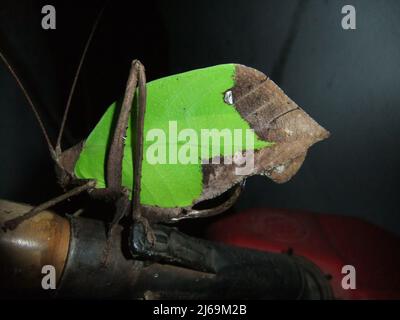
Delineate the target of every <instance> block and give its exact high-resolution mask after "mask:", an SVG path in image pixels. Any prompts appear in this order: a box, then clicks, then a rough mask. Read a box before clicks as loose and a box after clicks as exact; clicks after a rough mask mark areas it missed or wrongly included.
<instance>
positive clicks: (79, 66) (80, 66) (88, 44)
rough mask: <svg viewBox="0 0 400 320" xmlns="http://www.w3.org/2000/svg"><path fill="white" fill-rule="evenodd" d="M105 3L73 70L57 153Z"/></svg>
mask: <svg viewBox="0 0 400 320" xmlns="http://www.w3.org/2000/svg"><path fill="white" fill-rule="evenodd" d="M106 4H107V1H106V2H105V4H104V5H103V7H102V8H101V9H100V11H99V13H98V15H97V18H96V20H95V22H94V24H93V26H92V30H91V31H90V34H89V37H88V39H87V41H86V44H85V48H84V49H83V52H82V56H81V58H80V60H79V64H78V68H77V69H76V72H75V76H74V80H73V82H72V86H71V90H70V92H69V95H68V100H67V104H66V106H65V109H64V115H63V118H62V121H61V127H60V131H59V133H58V137H57V142H56V148H55V151H56V153H57V155H59V154H61V152H62V150H61V139H62V136H63V133H64V128H65V123H66V121H67V118H68V112H69V108H70V106H71V102H72V97H73V95H74V92H75V88H76V84H77V82H78V79H79V74H80V72H81V69H82V65H83V62H84V61H85V57H86V54H87V51H88V49H89V46H90V43H91V41H92V39H93V35H94V33H95V31H96V29H97V26H98V24H99V22H100V19H101V16H102V15H103V12H104V9H105V7H106Z"/></svg>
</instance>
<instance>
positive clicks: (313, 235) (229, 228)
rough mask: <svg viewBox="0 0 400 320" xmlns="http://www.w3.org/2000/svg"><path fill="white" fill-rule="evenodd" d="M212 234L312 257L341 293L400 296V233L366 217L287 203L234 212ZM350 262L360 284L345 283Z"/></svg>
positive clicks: (344, 296) (244, 244)
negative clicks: (320, 211)
mask: <svg viewBox="0 0 400 320" xmlns="http://www.w3.org/2000/svg"><path fill="white" fill-rule="evenodd" d="M208 238H210V239H212V240H216V241H221V242H225V243H229V244H233V245H237V246H241V247H247V248H253V249H258V250H264V251H270V252H285V251H288V250H289V249H291V250H293V252H294V254H296V255H300V256H304V257H307V258H308V259H310V260H311V261H313V262H314V263H315V264H317V265H318V266H319V267H320V268H321V269H322V270H323V272H325V273H326V274H330V275H331V276H332V280H331V284H332V288H333V291H334V295H335V297H336V298H338V299H400V250H399V249H400V238H399V237H397V236H395V235H393V234H390V233H389V232H387V231H385V230H384V229H382V228H380V227H378V226H375V225H373V224H370V223H367V222H365V221H362V220H360V219H356V218H351V217H344V216H338V215H326V214H316V213H310V212H304V211H291V210H283V209H252V210H248V211H245V212H242V213H239V214H233V215H228V216H226V217H223V218H221V219H220V220H218V221H217V222H215V223H214V224H213V225H212V226H211V227H210V228H209V229H208ZM344 265H352V266H354V267H355V270H356V289H347V290H345V289H343V288H342V284H341V283H342V279H343V277H344V276H345V274H342V273H341V272H342V267H343V266H344Z"/></svg>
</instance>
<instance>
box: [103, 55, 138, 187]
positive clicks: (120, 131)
mask: <svg viewBox="0 0 400 320" xmlns="http://www.w3.org/2000/svg"><path fill="white" fill-rule="evenodd" d="M139 65H141V63H140V62H139V61H138V60H134V61H133V62H132V66H131V70H130V72H129V78H128V82H127V84H126V89H125V95H124V100H123V101H122V106H121V110H120V113H119V115H118V120H117V123H116V127H115V130H114V134H113V138H112V141H111V145H110V150H109V153H108V158H107V170H106V179H107V188H108V189H110V190H111V191H113V192H116V193H119V192H121V191H122V159H123V156H124V138H125V135H126V129H127V127H128V121H129V115H130V112H131V109H132V102H133V98H134V96H135V92H136V86H137V83H138V73H139V72H138V69H139Z"/></svg>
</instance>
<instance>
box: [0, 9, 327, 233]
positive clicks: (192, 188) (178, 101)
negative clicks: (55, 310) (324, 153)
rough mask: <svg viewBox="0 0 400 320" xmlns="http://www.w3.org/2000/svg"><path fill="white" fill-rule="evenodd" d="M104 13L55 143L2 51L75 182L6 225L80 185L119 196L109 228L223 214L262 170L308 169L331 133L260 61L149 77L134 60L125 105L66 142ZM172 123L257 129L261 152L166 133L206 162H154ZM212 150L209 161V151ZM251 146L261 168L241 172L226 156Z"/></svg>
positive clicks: (63, 176) (66, 178)
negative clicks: (310, 156)
mask: <svg viewBox="0 0 400 320" xmlns="http://www.w3.org/2000/svg"><path fill="white" fill-rule="evenodd" d="M100 16H101V15H99V17H98V19H97V21H96V23H95V24H94V26H93V29H92V32H91V34H90V36H89V39H88V41H87V43H86V47H85V50H84V52H83V55H82V58H81V61H80V64H79V67H78V70H77V73H76V77H75V80H74V83H73V86H72V89H71V92H70V95H69V99H68V102H67V106H66V108H65V112H64V116H63V119H62V123H61V128H60V132H59V134H58V138H57V141H56V144H55V146H53V144H52V143H51V141H50V139H49V137H48V135H47V132H46V129H45V127H44V125H43V123H42V121H41V119H40V117H39V114H38V112H37V109H36V108H35V106H34V104H33V103H32V100H31V99H30V97H29V95H28V93H27V91H26V90H25V88H24V86H23V84H22V82H21V81H20V80H19V78H18V76H17V75H16V74H15V72H14V70H13V69H12V67H11V66H10V64H9V63H8V62H7V60H6V58H5V57H4V55H3V54H2V53H0V57H1V59H2V60H3V61H4V62H5V64H6V65H7V67H8V68H9V70H10V72H11V73H12V75H13V76H14V78H15V79H16V81H17V84H18V85H19V87H20V88H21V89H22V91H23V93H24V95H25V97H26V98H27V100H28V103H29V105H30V106H31V108H32V110H33V112H34V113H35V116H36V118H37V120H38V123H39V125H40V127H41V129H42V131H43V134H44V137H45V139H46V142H47V144H48V147H49V151H50V154H51V156H52V159H53V160H54V162H55V165H56V171H57V176H58V180H59V183H60V185H61V186H62V187H63V188H65V189H67V190H68V191H66V192H65V193H64V194H62V195H60V196H59V197H56V198H54V199H51V200H49V201H47V202H46V203H44V204H41V205H39V206H37V207H36V208H34V209H33V210H31V211H30V212H28V213H27V214H26V215H24V216H22V217H19V218H16V219H14V220H9V221H8V222H6V224H5V226H4V227H5V228H15V227H16V226H17V225H18V224H19V223H21V221H23V220H24V219H27V218H29V217H32V216H34V215H35V214H37V213H39V212H41V211H43V210H44V209H47V208H49V207H51V206H53V205H54V204H56V203H58V202H60V201H63V200H65V199H67V198H69V197H72V196H74V195H77V194H80V193H82V192H89V194H90V195H91V196H93V197H97V198H101V199H107V200H110V201H113V202H114V203H115V208H116V212H115V215H114V219H113V221H112V223H111V227H110V230H111V231H112V228H113V226H115V225H116V224H117V223H118V222H119V220H120V219H121V218H122V217H124V216H126V215H128V213H131V214H132V217H133V220H134V221H136V222H140V223H142V224H143V225H144V227H145V229H146V230H148V231H151V228H150V225H151V223H156V222H172V221H177V220H180V219H184V218H196V217H202V216H208V215H213V214H217V213H220V212H222V211H224V210H226V209H227V208H228V207H229V206H231V205H232V204H233V203H234V201H235V200H236V199H237V197H238V195H239V194H240V191H241V188H242V185H243V182H244V181H245V179H246V178H247V177H248V176H251V175H256V174H261V175H266V176H268V177H269V178H271V179H272V180H274V181H276V182H285V181H287V180H289V179H290V178H291V177H292V176H293V175H294V174H295V173H296V172H297V170H298V169H299V168H300V166H301V164H302V162H303V161H304V159H305V155H306V152H307V150H308V148H309V147H310V146H311V145H313V144H314V143H316V142H318V141H320V140H323V139H325V138H326V137H328V135H329V133H328V132H327V131H326V130H325V129H324V128H322V127H321V126H320V125H318V124H317V123H316V122H315V121H314V120H313V119H311V118H310V117H309V116H308V115H307V114H306V113H305V112H304V111H303V110H302V109H301V108H300V107H299V106H298V105H297V104H296V103H294V102H293V101H292V100H291V99H290V98H288V97H287V96H286V95H285V94H284V92H283V91H282V90H281V89H280V88H279V87H278V86H277V85H275V84H274V82H273V81H272V80H271V79H269V78H268V77H267V76H265V75H264V74H263V73H261V72H259V71H257V70H255V69H253V68H249V67H246V66H243V65H240V64H223V65H217V66H213V67H209V68H203V69H198V70H194V71H189V72H185V73H182V74H178V75H173V76H169V77H166V78H162V79H158V80H155V81H152V82H149V83H146V76H145V69H144V66H143V65H142V64H141V63H140V61H138V60H134V61H133V62H132V65H131V69H130V73H129V77H128V81H127V85H126V89H125V94H124V98H123V100H122V103H121V104H117V103H114V104H112V105H111V106H110V107H109V108H108V109H107V111H106V113H105V114H104V116H103V117H102V118H101V120H100V121H99V123H98V124H97V125H96V127H95V128H94V129H93V131H92V132H91V134H90V135H89V136H88V137H87V139H85V140H84V141H82V142H80V143H79V144H77V145H75V146H73V147H72V148H70V149H67V150H64V151H63V150H61V140H62V136H63V130H64V127H65V123H66V119H67V115H68V111H69V108H70V104H71V98H72V95H73V92H74V88H75V84H76V81H77V78H78V75H79V71H80V69H81V66H82V63H83V61H84V57H85V55H86V52H87V50H88V47H89V44H90V41H91V39H92V36H93V33H94V31H95V29H96V26H97V24H98V21H99V19H100ZM150 67H151V66H150ZM171 123H177V127H176V128H175V129H176V130H178V129H183V128H185V129H190V130H191V132H192V133H193V134H196V135H198V136H201V134H202V130H203V129H207V130H211V131H212V130H226V129H228V130H230V131H232V132H233V131H235V130H242V131H244V130H248V129H251V130H252V132H253V133H252V137H251V138H252V139H253V140H254V150H248V149H246V147H245V146H243V145H237V144H236V143H235V142H232V141H231V142H230V143H231V144H230V146H232V148H231V149H230V150H231V151H229V150H228V151H227V150H225V149H221V148H213V145H212V144H211V145H210V144H209V141H208V142H207V143H206V142H203V141H200V142H193V141H191V140H182V139H181V140H179V139H178V140H177V141H171V139H170V137H169V136H168V137H167V138H166V140H165V141H164V143H165V145H166V148H168V150H171V148H172V149H173V148H175V147H181V146H182V145H185V146H186V147H188V146H189V147H191V148H192V149H190V150H195V151H196V152H197V159H198V160H199V161H198V162H197V163H196V162H188V163H177V162H171V161H170V162H167V163H157V162H156V163H154V162H153V161H150V159H149V158H148V156H147V154H148V153H149V152H151V151H152V149H151V148H154V144H151V143H148V140H147V138H148V136H149V135H151V132H154V131H152V130H161V131H164V132H165V131H168V130H171ZM153 138H154V137H153ZM186 138H187V137H186ZM228 144H229V143H228ZM175 145H176V146H175ZM205 149H207V150H206V151H208V153H206V154H207V157H206V158H207V159H205V158H204V157H202V155H203V151H204V150H205ZM174 150H175V151H176V152H180V151H178V148H175V149H174ZM248 152H254V166H253V168H251V170H250V171H249V172H248V173H246V174H245V175H238V174H236V169H237V168H238V167H239V166H240V165H238V164H236V163H235V162H232V161H231V162H229V161H227V160H229V159H231V158H232V157H234V156H235V154H237V153H240V154H242V155H243V156H244V155H246V154H247V153H248ZM205 160H207V161H205ZM216 160H219V161H216ZM222 194H226V195H227V196H226V197H225V198H224V199H223V200H221V201H219V202H218V203H217V204H214V205H212V206H211V207H207V206H204V205H202V204H204V203H206V202H207V201H209V200H212V199H215V198H217V197H219V196H221V195H222ZM149 234H151V232H150V233H149Z"/></svg>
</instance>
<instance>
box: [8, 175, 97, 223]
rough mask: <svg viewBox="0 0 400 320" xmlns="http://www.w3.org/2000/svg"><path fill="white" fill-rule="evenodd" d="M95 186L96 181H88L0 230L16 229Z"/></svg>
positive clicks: (13, 220)
mask: <svg viewBox="0 0 400 320" xmlns="http://www.w3.org/2000/svg"><path fill="white" fill-rule="evenodd" d="M95 185H96V181H95V180H89V181H88V182H86V183H85V184H84V185H81V186H78V187H75V188H73V189H71V190H69V191H67V192H66V193H64V194H62V195H60V196H58V197H55V198H53V199H50V200H49V201H46V202H44V203H42V204H40V205H38V206H37V207H35V208H33V209H32V210H31V211H29V212H27V213H25V214H24V215H22V216H20V217H17V218H15V219H11V220H8V221H6V222H5V223H4V224H3V226H2V228H3V229H4V230H13V229H15V228H16V227H18V225H19V224H20V223H22V222H23V221H25V220H27V219H30V218H32V217H34V216H35V215H37V214H39V213H40V212H42V211H44V210H46V209H48V208H50V207H52V206H54V205H56V204H57V203H59V202H62V201H64V200H66V199H68V198H70V197H72V196H75V195H78V194H80V193H82V192H84V191H87V190H90V189H93V188H94V187H95Z"/></svg>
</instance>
